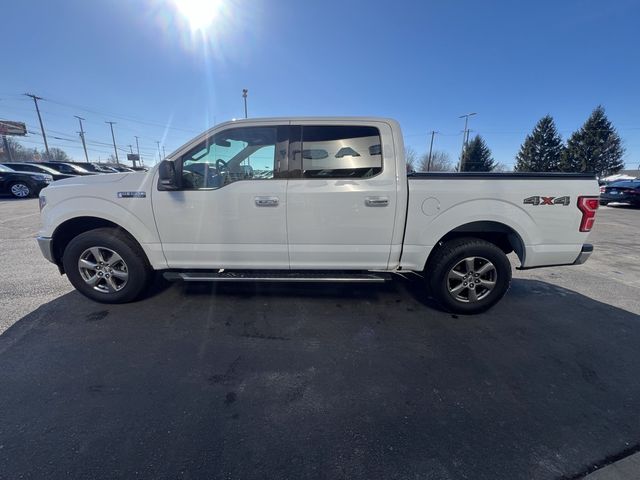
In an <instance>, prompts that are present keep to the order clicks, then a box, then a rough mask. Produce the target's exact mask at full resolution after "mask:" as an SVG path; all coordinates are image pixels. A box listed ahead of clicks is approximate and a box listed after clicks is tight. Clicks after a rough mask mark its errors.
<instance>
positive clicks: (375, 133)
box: [291, 125, 383, 179]
mask: <svg viewBox="0 0 640 480" xmlns="http://www.w3.org/2000/svg"><path fill="white" fill-rule="evenodd" d="M299 131H300V136H301V142H296V143H295V144H292V151H291V154H292V157H293V158H292V172H291V178H308V179H312V178H371V177H374V176H376V175H378V174H379V173H381V172H382V167H383V162H382V148H381V143H382V141H381V137H380V132H379V130H378V129H377V128H376V127H371V126H360V125H344V126H343V125H304V126H302V127H300V129H299ZM296 147H297V148H296Z"/></svg>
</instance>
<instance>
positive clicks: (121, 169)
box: [101, 163, 135, 173]
mask: <svg viewBox="0 0 640 480" xmlns="http://www.w3.org/2000/svg"><path fill="white" fill-rule="evenodd" d="M101 166H103V167H109V168H111V169H113V170H114V171H115V172H120V173H125V172H134V171H135V170H133V169H132V168H129V167H125V166H124V165H118V164H116V163H110V164H108V165H101Z"/></svg>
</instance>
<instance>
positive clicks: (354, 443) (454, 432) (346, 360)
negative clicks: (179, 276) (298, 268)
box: [0, 199, 640, 480]
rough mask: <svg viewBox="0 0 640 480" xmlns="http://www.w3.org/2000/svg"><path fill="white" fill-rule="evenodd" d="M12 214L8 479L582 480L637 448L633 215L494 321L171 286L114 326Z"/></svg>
mask: <svg viewBox="0 0 640 480" xmlns="http://www.w3.org/2000/svg"><path fill="white" fill-rule="evenodd" d="M37 228H38V206H37V200H27V201H12V200H8V199H0V248H1V249H2V255H0V271H1V272H2V276H1V277H0V312H2V313H1V315H0V316H1V318H0V332H4V333H2V334H1V335H0V478H3V479H4V478H7V479H15V478H38V479H39V478H149V479H152V478H153V479H156V478H216V479H217V478H220V479H254V478H255V479H258V478H268V479H280V478H290V479H302V478H305V479H306V478H309V479H315V478H318V479H321V478H322V479H324V478H330V479H341V478H344V479H378V478H380V479H437V480H441V479H443V480H444V479H473V480H482V479H509V480H515V479H571V478H580V477H581V476H582V475H584V474H585V473H587V472H589V471H591V470H592V469H593V468H596V466H599V465H602V464H604V463H607V462H609V461H611V460H612V459H615V458H616V457H617V456H623V455H625V454H627V453H630V452H634V451H637V450H638V449H639V448H640V348H639V345H640V315H639V314H640V255H639V254H638V251H637V249H638V238H640V211H639V210H631V209H623V208H609V207H605V208H602V209H601V211H600V212H599V217H598V221H597V222H596V228H595V231H594V233H593V235H592V238H591V240H592V242H593V243H594V244H595V247H596V251H595V253H594V255H593V256H592V258H591V259H590V260H589V261H588V262H587V263H586V264H585V265H582V266H576V267H560V268H555V269H543V270H532V271H527V272H515V273H514V282H513V286H512V289H511V290H510V292H509V293H508V294H507V296H506V297H505V299H504V300H503V301H502V302H501V303H500V304H499V305H498V306H497V307H495V308H494V309H493V310H491V311H490V312H488V313H486V314H483V315H478V316H473V317H463V316H460V317H456V316H452V315H450V314H446V313H443V312H440V311H438V310H436V309H434V308H433V306H432V305H430V303H429V300H428V299H426V298H425V297H424V295H422V294H421V291H420V289H419V288H418V285H416V284H409V283H405V282H401V281H398V282H392V283H389V284H386V285H382V286H360V287H356V288H353V287H343V286H317V285H316V286H309V285H307V286H299V285H275V286H274V285H259V284H250V285H242V286H237V285H234V286H231V285H226V286H225V285H222V286H212V285H206V284H205V285H192V286H185V285H181V284H174V285H167V284H165V283H163V282H161V281H158V282H157V283H156V285H155V286H154V290H153V292H152V293H151V295H150V296H149V298H147V299H145V300H143V301H140V302H137V303H134V304H129V305H117V306H106V305H101V304H97V303H92V302H91V301H89V300H87V299H85V298H84V297H82V296H80V295H79V294H77V293H75V292H74V291H73V290H72V289H71V287H70V286H69V285H68V283H67V281H66V278H65V277H60V276H59V275H58V274H57V270H56V268H55V266H53V265H50V264H48V263H47V262H46V261H45V260H44V259H43V258H42V257H41V255H40V253H39V251H38V250H37V246H36V244H35V241H34V240H33V237H34V235H35V232H36V231H37Z"/></svg>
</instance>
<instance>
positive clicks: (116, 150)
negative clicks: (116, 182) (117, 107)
mask: <svg viewBox="0 0 640 480" xmlns="http://www.w3.org/2000/svg"><path fill="white" fill-rule="evenodd" d="M104 123H108V124H109V126H110V127H111V139H112V140H113V151H114V152H115V153H116V164H117V165H120V158H119V157H118V147H116V136H115V135H114V133H113V124H114V123H116V122H106V121H105V122H104Z"/></svg>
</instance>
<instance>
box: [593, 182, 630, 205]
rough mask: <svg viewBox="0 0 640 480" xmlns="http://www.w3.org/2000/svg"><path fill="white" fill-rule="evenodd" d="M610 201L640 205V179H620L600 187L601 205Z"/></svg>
mask: <svg viewBox="0 0 640 480" xmlns="http://www.w3.org/2000/svg"><path fill="white" fill-rule="evenodd" d="M609 203H625V204H627V205H632V206H634V207H640V180H637V179H636V180H619V181H617V182H613V183H610V184H609V185H604V186H602V187H600V205H607V204H609Z"/></svg>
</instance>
